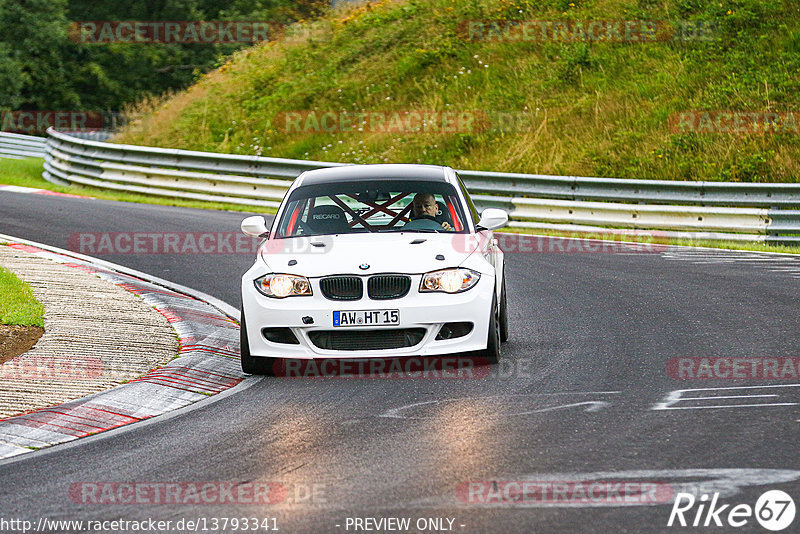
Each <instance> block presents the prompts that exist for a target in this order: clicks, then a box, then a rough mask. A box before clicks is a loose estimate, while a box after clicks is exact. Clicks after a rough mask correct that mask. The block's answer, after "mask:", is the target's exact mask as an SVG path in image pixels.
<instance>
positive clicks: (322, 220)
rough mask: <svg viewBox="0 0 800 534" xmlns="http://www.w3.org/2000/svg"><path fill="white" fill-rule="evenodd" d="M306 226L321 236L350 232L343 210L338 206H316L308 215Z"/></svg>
mask: <svg viewBox="0 0 800 534" xmlns="http://www.w3.org/2000/svg"><path fill="white" fill-rule="evenodd" d="M308 224H309V226H311V227H312V228H313V229H314V230H315V231H316V232H319V233H321V234H345V233H348V232H350V225H349V224H347V218H346V217H345V215H344V210H343V209H342V208H340V207H339V206H335V205H333V204H328V205H324V206H316V207H315V208H314V209H312V210H311V213H309V214H308Z"/></svg>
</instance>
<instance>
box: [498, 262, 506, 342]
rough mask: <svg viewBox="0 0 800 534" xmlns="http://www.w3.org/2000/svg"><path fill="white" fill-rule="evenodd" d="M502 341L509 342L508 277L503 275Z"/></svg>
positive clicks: (501, 295)
mask: <svg viewBox="0 0 800 534" xmlns="http://www.w3.org/2000/svg"><path fill="white" fill-rule="evenodd" d="M500 341H502V342H503V343H505V342H506V341H508V301H507V299H506V276H505V273H503V284H502V286H501V289H500Z"/></svg>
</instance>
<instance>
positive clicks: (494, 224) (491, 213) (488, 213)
mask: <svg viewBox="0 0 800 534" xmlns="http://www.w3.org/2000/svg"><path fill="white" fill-rule="evenodd" d="M506 225H508V213H506V212H505V210H501V209H498V208H486V209H485V210H483V211H482V212H481V220H480V221H478V229H479V230H497V229H498V228H502V227H504V226H506Z"/></svg>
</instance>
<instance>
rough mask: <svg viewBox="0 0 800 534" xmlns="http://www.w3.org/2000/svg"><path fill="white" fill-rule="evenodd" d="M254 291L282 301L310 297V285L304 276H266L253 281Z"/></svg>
mask: <svg viewBox="0 0 800 534" xmlns="http://www.w3.org/2000/svg"><path fill="white" fill-rule="evenodd" d="M254 282H255V285H256V289H258V290H259V291H260V292H261V293H262V294H263V295H266V296H268V297H273V298H278V299H282V298H284V297H297V296H302V295H311V284H309V283H308V278H306V277H305V276H297V275H294V274H267V275H264V276H262V277H261V278H256V279H255V281H254Z"/></svg>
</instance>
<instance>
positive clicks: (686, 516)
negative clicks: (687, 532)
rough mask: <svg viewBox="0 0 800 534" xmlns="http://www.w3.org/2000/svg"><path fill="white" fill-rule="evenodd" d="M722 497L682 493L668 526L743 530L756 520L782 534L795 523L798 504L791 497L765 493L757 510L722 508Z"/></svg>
mask: <svg viewBox="0 0 800 534" xmlns="http://www.w3.org/2000/svg"><path fill="white" fill-rule="evenodd" d="M718 500H719V493H714V494H713V496H711V497H709V495H708V494H706V493H704V494H702V495H701V496H700V498H698V499H696V498H695V496H694V495H692V494H691V493H678V495H677V496H676V497H675V502H674V503H673V505H672V511H671V512H670V514H669V520H668V521H667V526H668V527H671V526H681V527H687V526H692V527H722V526H729V527H733V528H739V527H743V526H745V525H747V524H748V523H750V521H751V520H752V519H753V517H755V520H756V521H757V522H758V524H759V525H761V526H762V527H763V528H765V529H767V530H771V531H772V532H778V531H781V530H784V529H786V528H787V527H788V526H789V525H791V524H792V522H793V521H794V516H795V505H794V500H793V499H792V498H791V497H790V496H789V494H788V493H786V492H783V491H780V490H770V491H767V492H765V493H763V494H762V495H761V496H760V497H759V498H758V500H757V501H756V504H755V507H753V506H750V505H749V504H744V503H743V504H737V505H734V506H731V505H730V504H718Z"/></svg>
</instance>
